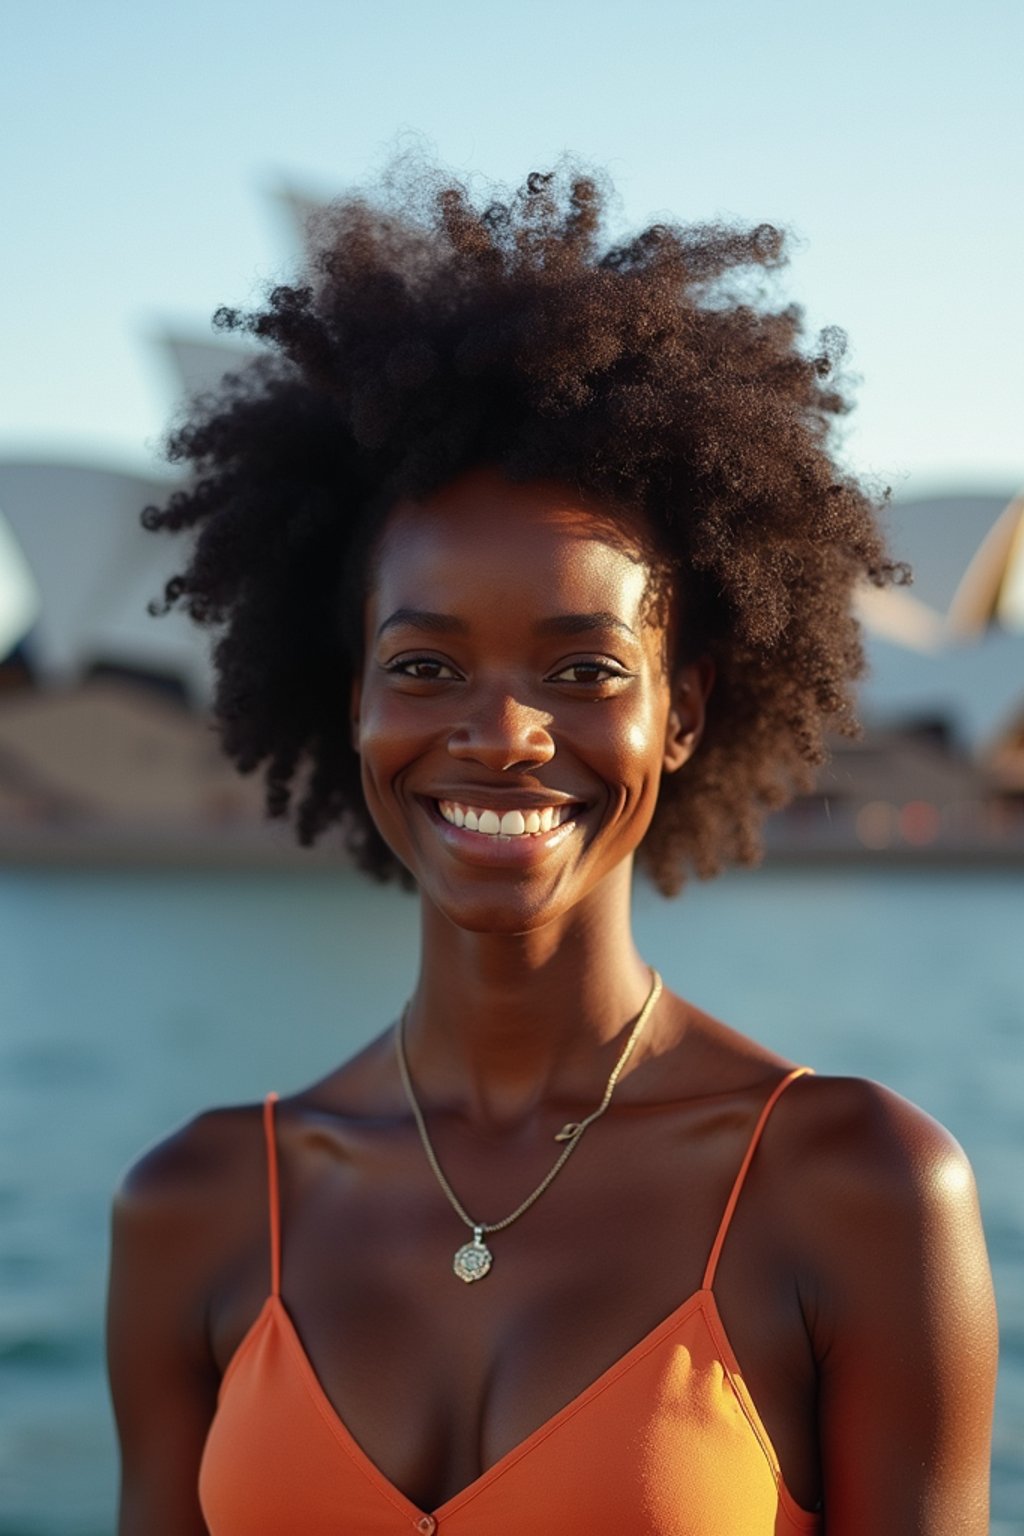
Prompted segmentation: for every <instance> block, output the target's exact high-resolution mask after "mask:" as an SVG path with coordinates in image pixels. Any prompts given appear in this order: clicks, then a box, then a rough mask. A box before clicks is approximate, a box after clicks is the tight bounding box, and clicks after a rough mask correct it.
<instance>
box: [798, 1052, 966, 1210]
mask: <svg viewBox="0 0 1024 1536" xmlns="http://www.w3.org/2000/svg"><path fill="white" fill-rule="evenodd" d="M790 1093H791V1098H790V1111H789V1114H788V1115H787V1117H786V1118H787V1124H788V1131H789V1140H790V1143H791V1147H790V1150H791V1152H792V1155H793V1156H794V1157H795V1158H796V1159H797V1160H798V1161H799V1163H800V1164H801V1166H802V1167H803V1168H804V1169H805V1173H806V1177H807V1178H809V1179H811V1180H822V1181H825V1182H827V1183H830V1184H833V1185H834V1184H835V1183H836V1182H837V1181H840V1182H841V1184H842V1187H843V1188H844V1189H845V1190H846V1191H847V1193H849V1194H850V1195H853V1194H855V1193H856V1192H857V1191H858V1190H860V1191H863V1192H868V1193H872V1192H873V1193H874V1194H875V1195H876V1196H877V1195H878V1194H880V1193H882V1192H887V1193H888V1194H889V1195H891V1196H892V1197H894V1198H900V1197H901V1196H906V1195H908V1194H910V1193H912V1192H913V1191H914V1190H921V1189H926V1188H931V1187H932V1186H934V1185H935V1183H936V1181H937V1180H938V1181H939V1182H940V1183H948V1182H950V1181H951V1180H952V1181H953V1182H954V1183H955V1182H956V1180H957V1178H958V1177H959V1176H960V1175H962V1173H963V1171H964V1170H965V1169H968V1168H969V1165H968V1163H967V1158H966V1155H965V1153H964V1151H963V1148H962V1147H961V1146H960V1144H959V1143H958V1142H957V1140H956V1138H955V1137H954V1136H953V1135H952V1133H951V1132H950V1131H949V1130H947V1129H946V1127H945V1126H944V1125H942V1124H940V1122H939V1121H938V1120H936V1119H934V1118H933V1117H932V1116H931V1115H929V1114H928V1113H927V1112H926V1111H925V1110H923V1109H921V1108H920V1107H919V1106H918V1105H916V1104H914V1103H912V1102H911V1101H910V1100H909V1099H907V1098H904V1097H903V1096H902V1095H901V1094H899V1093H897V1092H896V1091H895V1090H894V1089H892V1088H887V1087H885V1086H884V1085H883V1084H882V1083H878V1082H875V1081H873V1080H872V1079H870V1078H863V1077H832V1076H829V1075H826V1074H821V1073H816V1072H808V1073H806V1075H805V1076H803V1077H801V1078H800V1079H799V1080H798V1081H797V1082H796V1083H794V1084H793V1087H792V1089H791V1090H790Z"/></svg>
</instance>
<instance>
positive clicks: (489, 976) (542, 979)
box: [406, 882, 651, 1129]
mask: <svg viewBox="0 0 1024 1536" xmlns="http://www.w3.org/2000/svg"><path fill="white" fill-rule="evenodd" d="M602 895H603V899H602V900H601V901H599V902H595V903H592V904H590V905H589V906H588V905H587V904H586V903H584V904H582V907H576V908H574V909H573V911H572V912H571V913H569V914H567V916H566V918H565V919H564V920H563V921H560V922H555V923H551V924H549V925H547V926H545V927H544V928H542V929H538V930H536V931H535V932H531V933H525V934H495V933H471V932H467V931H466V930H465V929H461V928H458V927H456V926H455V925H454V924H452V923H451V922H450V921H449V920H448V919H447V918H446V917H444V916H443V915H442V914H441V913H440V912H438V911H437V909H436V908H434V907H431V906H428V905H427V904H426V903H425V904H424V908H423V917H422V939H423V943H422V961H421V967H420V976H419V981H418V983H417V987H416V991H415V993H414V996H413V1000H412V1004H411V1006H410V1010H409V1016H408V1018H407V1021H406V1044H407V1052H408V1056H409V1060H410V1063H411V1067H412V1072H413V1076H414V1079H415V1081H416V1084H417V1088H418V1091H419V1093H420V1094H421V1095H422V1097H423V1098H424V1099H427V1100H432V1101H433V1102H434V1103H435V1104H440V1103H443V1104H445V1105H447V1106H448V1107H449V1108H451V1109H454V1110H457V1111H459V1112H461V1113H463V1114H465V1115H466V1116H467V1118H469V1119H471V1120H473V1121H475V1122H477V1123H478V1124H480V1125H482V1126H483V1125H486V1126H488V1127H490V1128H492V1129H495V1128H498V1127H500V1126H512V1125H515V1124H518V1123H521V1122H522V1121H523V1120H525V1119H527V1118H528V1117H529V1116H530V1115H531V1114H532V1113H533V1111H534V1110H535V1109H536V1108H538V1107H539V1106H540V1105H541V1104H542V1103H543V1102H544V1101H545V1099H546V1098H548V1097H549V1095H551V1094H553V1093H557V1094H559V1095H563V1096H566V1095H567V1096H573V1095H574V1094H576V1093H578V1094H579V1095H580V1096H581V1097H583V1098H586V1097H587V1096H589V1095H591V1094H592V1093H593V1091H594V1089H595V1087H597V1088H601V1087H603V1085H604V1083H605V1081H606V1080H607V1076H608V1073H609V1072H610V1071H611V1069H612V1067H613V1066H614V1064H615V1060H616V1059H617V1056H618V1053H619V1050H620V1049H621V1045H622V1042H623V1040H624V1036H623V1034H622V1031H623V1026H624V1025H625V1024H627V1023H628V1022H629V1020H631V1019H633V1018H635V1016H636V1014H637V1013H638V1012H639V1011H640V1008H641V1007H642V1005H643V1003H644V1001H645V999H646V997H647V994H648V992H649V990H650V986H651V971H650V967H649V966H647V965H646V964H645V963H644V961H643V960H642V959H641V958H640V956H639V954H638V953H637V950H636V947H635V945H634V942H633V936H632V931H631V927H630V911H629V895H630V893H629V886H628V882H620V883H619V889H618V891H612V892H607V891H606V892H604V893H602ZM645 1033H646V1031H645ZM641 1043H642V1042H641ZM643 1054H644V1052H642V1051H641V1050H638V1051H637V1052H636V1053H635V1056H634V1058H633V1059H634V1062H635V1061H636V1060H639V1059H640V1057H641V1056H642V1055H643Z"/></svg>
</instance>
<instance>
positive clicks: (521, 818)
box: [437, 800, 576, 837]
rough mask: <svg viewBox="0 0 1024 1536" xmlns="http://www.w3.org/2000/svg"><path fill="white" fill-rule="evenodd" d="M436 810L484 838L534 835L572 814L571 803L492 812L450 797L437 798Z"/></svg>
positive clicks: (458, 825) (558, 824)
mask: <svg viewBox="0 0 1024 1536" xmlns="http://www.w3.org/2000/svg"><path fill="white" fill-rule="evenodd" d="M437 805H438V809H439V810H440V812H441V815H442V816H443V817H444V819H445V821H448V822H451V824H452V826H454V827H465V828H466V829H467V830H468V831H470V832H482V833H483V834H484V835H485V836H486V837H536V836H537V835H538V834H539V833H543V832H551V831H553V830H554V828H555V827H560V826H561V825H562V823H563V822H564V821H568V820H569V819H570V818H571V817H572V815H573V814H574V811H575V809H576V808H575V807H574V806H572V805H546V806H544V807H543V809H541V810H527V811H518V810H517V811H503V812H500V811H494V810H491V809H490V808H488V809H486V810H481V809H480V808H479V807H477V806H471V805H459V804H458V803H457V802H456V801H454V800H439V801H438V802H437Z"/></svg>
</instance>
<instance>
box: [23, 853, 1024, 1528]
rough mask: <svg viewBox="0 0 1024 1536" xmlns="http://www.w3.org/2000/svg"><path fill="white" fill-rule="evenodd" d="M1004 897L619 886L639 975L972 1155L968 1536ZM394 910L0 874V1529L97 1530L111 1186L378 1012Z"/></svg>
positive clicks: (911, 890)
mask: <svg viewBox="0 0 1024 1536" xmlns="http://www.w3.org/2000/svg"><path fill="white" fill-rule="evenodd" d="M1022 898H1024V881H1022V879H1021V877H1020V876H1019V875H1015V874H1013V873H991V872H981V871H975V872H971V873H969V874H957V875H951V874H945V873H936V872H934V871H930V872H928V873H922V874H916V873H911V872H900V873H880V872H878V873H874V872H868V871H860V870H858V871H848V870H838V871H835V872H831V873H825V874H822V873H815V874H813V875H808V874H801V873H795V872H774V871H765V872H760V873H757V874H754V875H737V876H730V877H728V878H727V879H725V880H722V881H719V882H717V883H715V884H713V885H710V886H706V887H705V886H700V887H695V888H694V889H693V891H692V892H690V893H689V894H687V895H686V896H685V897H684V898H683V899H682V901H680V902H675V903H666V902H663V901H662V900H661V899H660V898H659V897H657V896H655V895H654V894H653V893H650V892H648V891H647V890H646V889H641V890H640V892H639V893H638V925H637V926H638V930H639V933H640V938H641V943H642V947H643V949H644V951H645V953H646V955H647V956H648V958H649V959H650V960H652V961H653V962H654V963H655V964H656V965H658V967H659V968H660V969H661V970H662V971H663V972H664V974H665V977H666V980H667V981H668V982H669V984H670V985H672V986H674V987H675V988H676V989H677V990H678V991H681V992H683V993H684V994H685V995H687V996H689V997H691V998H692V999H693V1000H694V1001H695V1002H697V1003H699V1004H701V1005H702V1006H704V1007H706V1008H708V1009H710V1010H711V1011H713V1012H715V1013H716V1014H718V1015H719V1016H720V1017H724V1018H725V1019H727V1020H728V1021H729V1022H730V1023H732V1024H734V1025H736V1026H737V1027H739V1028H740V1029H743V1030H745V1031H747V1032H748V1033H750V1034H753V1035H756V1036H758V1037H759V1038H762V1039H764V1040H765V1041H767V1042H768V1043H770V1044H771V1045H773V1046H775V1047H776V1048H777V1049H779V1050H781V1051H783V1052H785V1053H786V1054H788V1055H790V1056H793V1057H795V1058H796V1059H797V1060H800V1061H808V1062H811V1063H812V1064H814V1065H815V1066H816V1067H817V1068H818V1069H819V1070H821V1071H837V1072H856V1073H862V1074H865V1075H867V1076H870V1077H875V1078H880V1079H882V1080H883V1081H885V1082H887V1083H889V1084H890V1085H891V1086H892V1087H894V1088H896V1089H897V1090H899V1091H900V1092H901V1093H904V1094H906V1095H907V1096H908V1097H909V1098H911V1099H914V1100H915V1101H916V1102H917V1103H919V1104H921V1105H923V1106H924V1107H925V1108H926V1109H927V1110H929V1111H930V1112H931V1113H932V1114H934V1115H936V1116H937V1117H938V1118H939V1119H941V1120H943V1121H945V1123H946V1124H947V1125H948V1126H949V1127H950V1128H951V1129H952V1131H953V1132H954V1134H955V1135H956V1136H957V1137H958V1138H959V1140H960V1141H961V1142H962V1143H963V1145H964V1146H965V1147H966V1149H967V1151H968V1153H969V1155H970V1156H971V1158H972V1161H973V1162H974V1165H975V1169H976V1172H977V1175H978V1181H979V1185H980V1189H981V1197H982V1206H983V1210H984V1216H985V1223H986V1231H987V1234H988V1239H989V1244H990V1248H991V1252H992V1258H993V1264H994V1268H995V1274H996V1285H997V1294H998V1297H999V1304H1000V1312H1001V1320H1002V1369H1001V1380H1000V1393H999V1405H998V1417H997V1426H996V1447H995V1456H994V1468H993V1471H994V1485H993V1486H994V1496H993V1516H994V1524H993V1531H994V1532H998V1533H999V1536H1009V1533H1010V1532H1011V1531H1013V1532H1015V1533H1019V1532H1020V1531H1022V1530H1024V1263H1022V1259H1024V957H1022V950H1024V944H1022V940H1024V922H1022V919H1024V899H1022ZM415 931H416V917H415V906H414V903H413V902H412V901H411V900H410V899H409V898H406V897H403V896H401V895H400V894H398V893H391V892H388V891H383V890H380V889H378V888H377V887H375V886H373V885H370V884H368V883H365V884H364V883H363V882H362V881H361V880H359V879H358V877H356V876H348V875H340V876H339V875H336V874H335V875H330V874H324V873H311V874H309V875H301V876H298V875H294V874H253V873H243V874H222V875H211V874H207V873H203V874H198V873H187V874H183V873H177V874H175V873H165V872H159V873H157V872H143V873H138V872H134V873H133V872H116V873H114V872H110V873H100V872H95V871H78V872H71V873H69V872H56V871H11V870H7V871H0V1536H101V1533H109V1532H110V1531H111V1530H112V1528H113V1508H114V1486H115V1476H116V1460H115V1447H114V1439H113V1432H112V1429H111V1424H110V1415H109V1408H108V1405H107V1398H106V1389H105V1385H104V1379H103V1365H102V1341H101V1324H102V1305H103V1300H102V1299H103V1289H104V1282H105V1266H106V1243H107V1221H108V1208H109V1197H110V1191H111V1189H112V1187H113V1185H114V1183H115V1182H116V1180H117V1177H118V1175H119V1173H120V1171H121V1169H122V1168H123V1166H124V1165H125V1164H126V1162H128V1161H129V1160H130V1159H131V1158H132V1157H134V1156H135V1155H136V1154H137V1153H138V1151H139V1150H140V1149H141V1148H142V1147H143V1146H144V1145H145V1144H146V1143H147V1142H149V1141H151V1140H153V1139H154V1138H155V1137H157V1136H159V1135H162V1134H163V1133H164V1132H166V1131H167V1130H168V1129H169V1128H170V1127H171V1126H173V1125H174V1124H175V1123H176V1122H177V1121H179V1120H180V1119H182V1118H183V1117H184V1116H186V1115H188V1114H191V1113H192V1112H194V1111H195V1110H196V1109H199V1108H202V1107H204V1106H207V1105H209V1104H212V1103H215V1102H218V1101H223V1100H236V1099H242V1098H254V1097H257V1096H260V1095H262V1094H263V1093H264V1092H265V1091H266V1090H267V1089H268V1088H270V1087H275V1088H277V1089H279V1090H280V1091H282V1092H285V1091H287V1090H289V1089H290V1088H293V1087H297V1086H298V1085H299V1084H300V1083H302V1082H303V1081H304V1080H308V1079H309V1078H311V1077H312V1076H313V1075H315V1074H319V1073H321V1072H323V1071H325V1070H326V1069H327V1068H328V1067H330V1066H331V1065H333V1064H335V1063H336V1062H337V1061H339V1060H340V1059H342V1058H343V1057H344V1056H345V1055H347V1054H348V1053H349V1052H350V1051H351V1050H352V1049H353V1048H354V1047H355V1046H356V1045H357V1044H358V1043H359V1042H360V1041H361V1040H362V1039H363V1038H364V1037H366V1036H367V1035H369V1034H371V1033H373V1032H375V1031H376V1030H377V1029H378V1028H379V1027H380V1026H381V1024H382V1023H383V1022H384V1021H385V1020H386V1019H387V1018H388V1017H391V1016H393V1014H394V1012H395V1010H396V1009H397V1007H398V1005H399V1004H400V1002H401V1001H402V999H403V998H404V996H405V995H406V992H407V990H408V987H409V984H410V981H411V978H412V974H413V968H414V963H415V959H414V956H415Z"/></svg>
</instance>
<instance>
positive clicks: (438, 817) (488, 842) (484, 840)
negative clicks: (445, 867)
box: [422, 797, 586, 864]
mask: <svg viewBox="0 0 1024 1536" xmlns="http://www.w3.org/2000/svg"><path fill="white" fill-rule="evenodd" d="M422 803H423V805H424V806H425V808H426V809H427V812H428V815H429V816H430V819H431V821H432V822H433V824H434V826H435V827H437V828H438V830H439V831H440V833H441V836H442V838H443V840H444V841H445V842H446V843H447V844H448V846H449V848H451V849H452V850H453V851H455V852H457V853H458V854H459V855H460V856H465V857H467V858H468V859H469V860H470V862H472V863H483V864H492V863H497V864H510V863H511V864H515V863H521V862H523V861H525V862H527V863H530V862H532V861H533V860H534V859H538V858H542V857H543V856H544V855H545V854H547V853H549V852H550V851H551V850H552V849H554V848H557V847H559V846H560V845H561V844H562V843H563V842H564V841H565V840H566V838H568V837H571V836H572V835H573V834H574V833H575V832H576V831H577V829H578V826H579V821H580V818H581V816H582V815H583V814H584V813H585V812H586V806H585V805H583V804H581V803H580V802H579V801H573V802H571V803H563V804H562V805H559V806H525V807H523V808H522V809H519V808H517V807H515V806H508V807H505V808H504V809H502V810H500V811H499V810H498V808H497V807H489V806H480V805H473V806H470V805H467V804H465V803H463V802H456V801H451V800H437V799H428V798H426V797H424V798H423V801H422ZM456 805H459V808H460V809H461V810H462V812H463V824H462V826H461V827H460V826H459V825H458V823H457V822H456V821H455V820H454V819H451V818H453V817H454V809H453V808H454V807H455V806H456ZM442 807H443V808H444V809H442ZM445 809H447V810H448V812H449V814H448V815H447V816H446V815H445V814H444V810H445ZM466 812H472V813H473V814H474V815H475V817H476V820H477V826H476V828H475V829H474V828H473V826H472V818H471V822H470V825H469V826H467V825H466V820H465V817H466ZM488 812H489V813H490V814H488ZM545 812H549V813H551V814H550V815H548V816H545V814H544V813H545ZM556 812H557V821H556V818H555V813H556ZM531 815H536V817H537V820H538V822H539V823H540V825H539V826H538V830H537V831H536V832H529V831H526V830H525V828H526V825H527V818H528V817H531ZM506 817H511V818H512V820H510V821H508V822H506V821H505V818H506ZM516 817H519V818H521V820H522V822H523V827H524V830H523V831H522V832H517V831H511V832H504V831H502V824H503V823H504V824H505V825H508V826H513V827H515V826H518V821H517V820H516V819H515V818H516ZM492 818H493V819H492ZM481 819H483V820H484V827H483V828H481V827H480V821H481ZM495 821H497V831H488V830H486V829H487V828H489V827H492V826H493V825H494V822H495ZM544 821H547V822H548V826H547V829H546V830H545V829H544V826H543V822H544ZM532 824H533V822H532V819H531V821H530V825H532Z"/></svg>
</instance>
